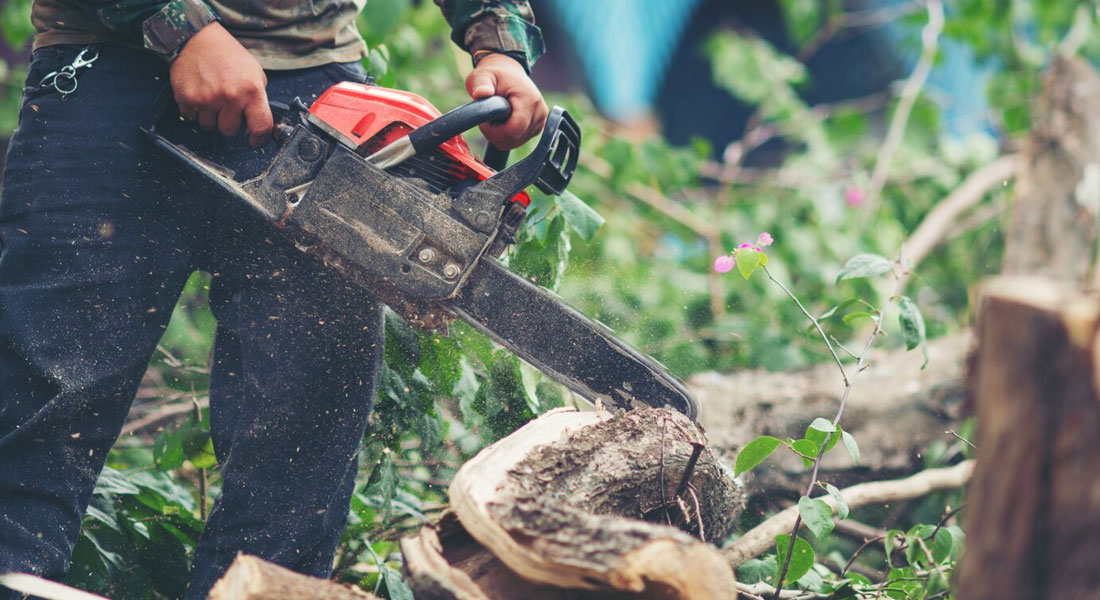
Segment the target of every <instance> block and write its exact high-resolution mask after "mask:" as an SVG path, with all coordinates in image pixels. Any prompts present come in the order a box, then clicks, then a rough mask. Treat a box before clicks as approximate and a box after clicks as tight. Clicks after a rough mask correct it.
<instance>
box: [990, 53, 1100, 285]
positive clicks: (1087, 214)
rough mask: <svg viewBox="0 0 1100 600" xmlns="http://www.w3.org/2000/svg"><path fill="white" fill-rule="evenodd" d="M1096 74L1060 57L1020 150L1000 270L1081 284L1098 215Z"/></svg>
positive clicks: (1099, 98) (1099, 94) (1099, 85)
mask: <svg viewBox="0 0 1100 600" xmlns="http://www.w3.org/2000/svg"><path fill="white" fill-rule="evenodd" d="M1097 131H1100V76H1098V75H1097V73H1096V71H1095V70H1093V68H1092V67H1091V66H1089V64H1088V63H1087V62H1085V61H1084V60H1083V59H1081V58H1066V57H1058V58H1056V59H1055V60H1054V61H1053V63H1052V64H1051V66H1050V68H1049V69H1048V70H1047V72H1046V74H1045V75H1044V77H1043V91H1042V93H1041V94H1040V96H1039V99H1038V102H1037V104H1036V107H1035V111H1034V121H1033V124H1032V128H1031V132H1030V134H1029V136H1028V141H1027V143H1026V144H1025V147H1024V151H1023V166H1022V168H1021V170H1020V172H1019V176H1018V179H1017V183H1016V196H1017V198H1016V206H1015V207H1014V208H1013V217H1012V224H1011V226H1010V228H1009V231H1008V234H1007V236H1006V239H1005V258H1004V272H1005V274H1010V275H1021V274H1035V273H1043V275H1044V276H1045V277H1050V278H1054V279H1059V280H1065V281H1077V282H1084V281H1086V280H1087V279H1088V277H1089V274H1090V273H1091V272H1092V269H1093V263H1094V253H1095V250H1094V245H1095V242H1096V234H1097V222H1098V221H1097V219H1098V216H1100V135H1097V134H1096V132H1097Z"/></svg>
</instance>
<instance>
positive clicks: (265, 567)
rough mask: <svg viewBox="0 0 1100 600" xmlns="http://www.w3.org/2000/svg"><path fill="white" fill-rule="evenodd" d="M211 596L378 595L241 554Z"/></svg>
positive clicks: (302, 598)
mask: <svg viewBox="0 0 1100 600" xmlns="http://www.w3.org/2000/svg"><path fill="white" fill-rule="evenodd" d="M207 598H209V600H307V599H312V600H363V599H364V598H367V599H369V598H375V599H376V600H379V599H378V596H375V595H374V594H368V593H367V592H364V591H363V590H360V589H358V588H355V587H350V586H343V585H340V584H337V583H333V582H331V581H327V580H325V579H318V578H316V577H310V576H308V575H302V574H300V573H295V572H294V571H291V570H290V569H285V568H283V567H280V566H278V565H273V564H271V563H269V562H267V561H264V560H261V559H259V558H256V557H255V556H249V555H247V554H241V555H238V556H237V559H236V560H234V561H233V564H232V565H230V566H229V570H227V571H226V572H225V575H223V576H222V578H221V579H219V580H218V581H217V583H215V584H214V588H213V589H211V590H210V595H209V596H207Z"/></svg>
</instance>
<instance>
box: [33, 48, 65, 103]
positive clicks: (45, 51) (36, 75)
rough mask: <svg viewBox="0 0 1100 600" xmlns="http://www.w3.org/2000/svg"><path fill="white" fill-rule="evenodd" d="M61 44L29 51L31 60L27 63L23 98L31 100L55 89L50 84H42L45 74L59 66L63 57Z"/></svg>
mask: <svg viewBox="0 0 1100 600" xmlns="http://www.w3.org/2000/svg"><path fill="white" fill-rule="evenodd" d="M64 54H65V53H64V47H63V46H48V47H46V48H39V49H38V50H35V51H34V52H33V53H31V62H30V64H29V65H27V79H26V81H25V82H24V83H23V99H24V100H31V99H34V98H38V97H41V96H44V95H46V94H48V93H50V92H56V91H57V90H56V89H55V88H54V87H53V86H51V85H43V83H46V82H45V81H44V80H45V78H46V76H47V75H49V74H50V73H53V72H55V71H57V70H58V69H60V68H61V65H62V59H63V57H64Z"/></svg>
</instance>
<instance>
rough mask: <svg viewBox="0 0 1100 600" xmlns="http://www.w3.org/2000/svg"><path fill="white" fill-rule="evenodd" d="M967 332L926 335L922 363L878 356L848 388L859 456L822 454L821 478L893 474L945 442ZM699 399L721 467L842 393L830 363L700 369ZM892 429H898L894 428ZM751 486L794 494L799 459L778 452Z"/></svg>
mask: <svg viewBox="0 0 1100 600" xmlns="http://www.w3.org/2000/svg"><path fill="white" fill-rule="evenodd" d="M970 340H971V338H970V334H969V333H968V332H966V333H961V334H956V335H953V336H950V337H946V338H941V339H938V340H933V341H931V342H929V347H928V350H929V352H928V353H929V359H930V360H929V363H928V367H927V368H925V369H924V370H921V368H920V365H921V362H922V361H923V359H922V357H921V355H920V352H918V351H913V352H905V351H904V350H903V349H899V350H895V351H891V352H882V353H881V354H879V353H876V354H875V355H874V356H873V360H872V361H871V366H870V367H869V368H868V370H867V371H866V372H865V373H863V374H862V375H861V376H860V380H859V383H858V384H857V385H856V386H855V387H854V388H853V389H852V395H851V397H850V398H849V400H848V408H847V410H846V411H845V413H844V422H843V424H842V425H843V427H844V430H845V431H848V432H850V433H852V434H853V435H854V436H855V437H856V439H857V440H859V446H860V451H861V454H862V460H861V462H860V464H859V465H853V464H852V463H851V461H850V460H849V459H848V457H847V455H846V454H845V453H844V452H836V451H834V452H832V453H830V454H827V455H826V456H825V458H824V459H823V462H822V471H821V479H823V480H825V481H829V482H831V483H833V484H834V485H837V486H838V487H845V486H848V485H853V484H855V483H859V482H862V481H867V480H869V479H891V478H894V477H899V476H903V475H908V474H910V473H914V472H916V471H919V470H921V469H922V468H923V462H922V460H921V453H922V452H924V451H925V450H926V449H927V448H928V446H929V444H930V443H931V442H933V441H934V440H944V441H946V442H948V443H953V442H954V441H955V440H954V439H953V438H951V437H950V436H948V435H947V434H946V433H945V430H948V429H953V428H954V427H955V423H956V422H957V419H958V417H959V413H960V409H961V405H962V400H963V398H964V396H965V385H964V382H965V368H964V366H965V363H966V354H967V352H968V350H969V348H970V344H971V341H970ZM688 387H689V388H690V389H691V391H692V393H694V394H695V396H696V398H698V399H699V401H700V404H701V405H702V410H701V414H700V418H699V421H700V423H701V424H702V425H703V426H704V427H705V428H706V431H707V438H708V439H709V440H710V442H711V446H712V448H714V449H715V450H716V452H720V453H723V454H724V455H725V458H726V460H727V461H728V462H729V464H733V463H732V461H733V458H734V457H735V456H736V454H737V452H738V451H740V449H741V448H742V447H744V445H745V444H747V443H749V442H751V441H752V440H754V439H756V438H757V437H759V436H761V435H773V436H775V437H778V438H780V439H786V438H788V437H795V438H797V437H800V436H801V435H802V434H803V433H804V432H805V431H806V427H807V426H809V424H810V422H811V421H813V419H814V417H818V416H821V417H832V415H833V413H835V412H836V407H837V405H838V404H839V403H840V395H841V393H842V392H843V391H844V385H843V382H842V381H841V379H840V374H839V372H838V370H837V368H836V365H834V364H832V363H828V364H822V365H817V366H815V367H811V368H809V369H806V370H803V371H797V372H780V373H769V372H766V371H741V372H738V373H730V374H721V373H703V374H700V375H696V376H695V377H692V378H691V379H690V380H688ZM899 428H903V429H904V430H905V435H898V434H897V431H898V429H899ZM746 483H747V484H748V486H749V487H750V488H751V489H753V490H767V491H768V492H769V493H774V492H790V493H792V494H795V495H801V493H802V492H801V490H803V488H805V486H806V471H805V469H804V468H803V466H802V461H801V460H800V459H798V457H796V456H794V455H793V454H792V453H777V454H775V455H773V456H772V457H771V458H769V459H768V460H767V461H765V462H764V463H763V464H761V465H760V466H758V467H756V469H754V470H753V471H752V473H751V474H749V475H748V476H746Z"/></svg>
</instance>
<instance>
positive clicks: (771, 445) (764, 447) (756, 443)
mask: <svg viewBox="0 0 1100 600" xmlns="http://www.w3.org/2000/svg"><path fill="white" fill-rule="evenodd" d="M781 443H782V442H781V441H779V439H777V438H774V437H772V436H770V435H765V436H761V437H758V438H756V439H755V440H753V441H751V442H749V443H748V444H746V445H745V447H744V448H742V449H741V452H738V453H737V460H736V461H735V462H734V465H733V474H734V476H739V475H741V474H742V473H747V472H749V471H751V470H752V469H753V467H755V466H756V465H758V464H760V463H762V462H764V459H765V458H768V456H770V455H771V453H772V452H775V449H776V448H778V447H779V444H781Z"/></svg>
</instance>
